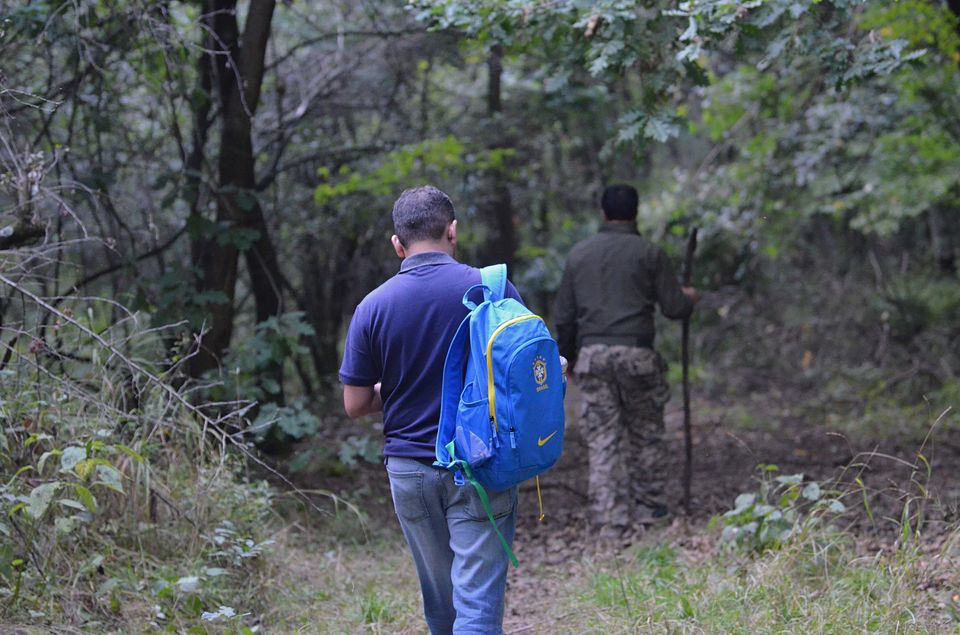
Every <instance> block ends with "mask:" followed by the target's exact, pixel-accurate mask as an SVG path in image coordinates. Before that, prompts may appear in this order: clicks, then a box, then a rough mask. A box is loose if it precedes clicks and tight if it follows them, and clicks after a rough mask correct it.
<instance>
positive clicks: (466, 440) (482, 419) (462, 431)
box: [454, 382, 494, 468]
mask: <svg viewBox="0 0 960 635" xmlns="http://www.w3.org/2000/svg"><path fill="white" fill-rule="evenodd" d="M489 407H490V402H489V400H487V399H485V398H483V395H482V393H481V392H480V390H479V389H477V386H476V384H475V383H474V382H470V383H469V384H467V385H466V386H465V387H464V389H463V394H462V395H461V396H460V405H459V406H458V408H457V425H456V429H455V430H454V439H455V441H456V448H457V458H458V459H461V460H464V461H466V462H467V464H469V465H470V467H472V468H475V467H479V466H480V465H483V464H484V463H486V462H487V461H488V460H490V457H492V456H493V451H494V439H493V427H492V426H491V424H490V418H489V412H490V411H489Z"/></svg>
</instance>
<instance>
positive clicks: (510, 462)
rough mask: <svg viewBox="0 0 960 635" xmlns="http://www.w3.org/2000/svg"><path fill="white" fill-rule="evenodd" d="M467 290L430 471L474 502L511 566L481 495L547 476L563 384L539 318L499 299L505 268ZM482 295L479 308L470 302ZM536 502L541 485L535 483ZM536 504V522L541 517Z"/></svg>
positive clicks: (555, 448) (559, 442) (556, 442)
mask: <svg viewBox="0 0 960 635" xmlns="http://www.w3.org/2000/svg"><path fill="white" fill-rule="evenodd" d="M480 274H481V284H479V285H474V286H473V287H470V288H469V289H467V292H466V293H465V294H464V296H463V304H464V305H465V306H466V307H467V308H468V309H470V313H469V314H467V316H466V317H465V318H464V319H463V322H461V323H460V327H459V328H458V329H457V332H456V335H454V337H453V341H452V342H451V343H450V348H449V350H448V351H447V357H446V361H445V362H444V368H443V389H442V394H441V404H440V425H439V430H438V434H437V446H436V454H437V460H436V462H435V463H434V465H437V466H439V467H445V468H447V469H449V470H453V471H454V472H456V476H455V480H456V481H457V483H458V484H461V485H462V484H464V483H465V482H469V483H470V484H471V485H472V486H473V487H474V488H475V489H476V490H477V493H478V494H479V495H480V499H481V501H482V502H483V505H484V509H485V510H486V512H487V517H488V518H489V519H490V522H491V523H492V524H493V526H494V529H495V530H496V531H497V535H498V536H499V537H500V541H501V544H502V545H503V547H504V549H505V550H506V552H507V554H508V555H509V556H510V560H511V561H512V562H513V564H514V566H516V565H517V560H516V558H515V557H514V555H513V552H512V551H511V550H510V547H509V545H508V544H507V542H506V540H504V538H503V535H502V534H501V533H500V530H499V528H498V527H497V524H496V521H495V520H494V518H493V513H492V512H491V510H490V505H489V502H488V498H487V494H486V491H485V490H491V491H502V490H505V489H508V488H510V487H513V486H514V485H517V484H519V483H522V482H523V481H526V480H527V479H530V478H533V477H535V476H537V475H538V474H540V473H541V472H543V471H545V470H547V469H549V468H550V467H551V466H552V465H553V464H554V463H556V462H557V459H558V458H560V452H561V450H562V449H563V428H564V412H563V397H564V393H565V389H566V386H565V379H564V377H563V372H562V370H561V364H560V353H559V349H558V348H557V343H556V341H555V340H554V339H553V337H551V335H550V331H549V329H547V326H546V324H545V323H544V321H543V319H542V318H540V317H539V316H537V315H534V314H533V313H531V312H530V311H529V310H528V309H527V308H526V307H525V306H523V305H522V304H520V303H519V302H517V301H516V300H514V299H513V298H505V297H504V294H505V290H506V284H507V268H506V265H493V266H490V267H484V268H483V269H481V270H480ZM477 288H482V289H483V297H484V301H483V302H481V303H480V304H479V305H477V304H475V303H474V302H472V301H470V300H469V299H468V296H469V295H470V293H471V292H472V291H473V290H474V289H477ZM538 495H539V481H538ZM542 517H543V516H542V505H541V518H542Z"/></svg>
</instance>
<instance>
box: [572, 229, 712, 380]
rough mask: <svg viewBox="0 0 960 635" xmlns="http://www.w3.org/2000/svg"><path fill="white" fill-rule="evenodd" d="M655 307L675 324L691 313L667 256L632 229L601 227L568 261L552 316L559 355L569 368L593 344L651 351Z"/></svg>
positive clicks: (580, 244)
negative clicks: (554, 322)
mask: <svg viewBox="0 0 960 635" xmlns="http://www.w3.org/2000/svg"><path fill="white" fill-rule="evenodd" d="M657 304H659V305H660V310H661V311H662V312H663V314H664V315H665V316H667V317H668V318H670V319H674V320H676V319H682V318H685V317H687V316H689V315H690V312H691V311H692V310H693V302H692V301H691V300H690V299H689V298H688V297H687V296H685V295H684V294H683V291H682V290H681V288H680V283H679V282H678V281H677V277H676V274H675V273H674V269H673V266H672V265H671V264H670V260H669V259H668V258H667V256H666V254H664V253H663V251H662V250H661V249H660V248H658V247H657V246H656V245H654V244H652V243H650V242H649V241H648V240H646V239H645V238H643V237H641V236H640V234H639V233H637V229H636V227H635V226H634V225H633V224H631V223H616V222H613V223H611V222H605V223H604V224H603V225H602V226H601V227H600V231H599V232H598V233H597V234H595V235H594V236H591V237H590V238H587V239H585V240H582V241H580V242H579V243H577V244H576V245H574V247H573V249H572V250H571V251H570V254H569V255H568V256H567V264H566V267H565V268H564V271H563V279H562V280H561V282H560V289H559V291H558V292H557V300H556V311H555V316H556V326H557V335H558V338H557V339H558V341H559V344H560V354H561V355H563V356H565V357H567V358H568V359H569V360H571V363H572V362H573V361H575V360H576V358H577V351H578V350H579V349H580V347H581V346H586V345H589V344H592V343H607V344H628V345H635V346H645V347H648V348H653V341H654V311H655V307H656V305H657Z"/></svg>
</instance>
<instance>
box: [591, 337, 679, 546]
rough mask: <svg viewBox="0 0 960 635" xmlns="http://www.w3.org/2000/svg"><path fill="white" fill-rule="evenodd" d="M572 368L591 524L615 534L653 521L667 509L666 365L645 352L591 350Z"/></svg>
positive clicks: (596, 347) (615, 348)
mask: <svg viewBox="0 0 960 635" xmlns="http://www.w3.org/2000/svg"><path fill="white" fill-rule="evenodd" d="M575 370H576V373H577V379H576V381H577V385H578V386H579V388H580V394H581V400H582V402H581V411H580V430H581V433H582V434H583V436H584V438H585V439H586V442H587V447H588V451H589V459H590V476H589V489H590V511H591V517H592V520H593V522H594V523H595V524H596V525H597V526H598V527H604V528H608V531H610V532H611V533H616V532H618V531H623V530H628V529H629V528H631V527H633V526H634V525H636V524H638V523H644V522H649V521H651V520H652V519H653V518H654V517H655V516H656V515H657V514H658V513H662V511H659V512H658V510H662V508H663V507H664V500H663V491H664V481H665V474H664V458H665V457H664V456H663V449H662V439H663V432H664V425H663V406H664V404H666V403H667V401H668V400H669V399H670V387H669V386H668V384H667V380H666V370H667V364H666V362H664V361H663V358H662V357H661V356H660V354H659V353H657V352H656V351H654V350H651V349H648V348H637V347H632V346H606V345H602V344H594V345H590V346H585V347H584V348H583V349H582V350H581V351H580V354H579V356H578V358H577V364H576V369H575Z"/></svg>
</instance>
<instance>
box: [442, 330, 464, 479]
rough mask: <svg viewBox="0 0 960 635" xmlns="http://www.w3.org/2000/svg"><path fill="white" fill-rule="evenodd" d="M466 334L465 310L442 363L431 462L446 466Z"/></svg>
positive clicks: (455, 416) (449, 463)
mask: <svg viewBox="0 0 960 635" xmlns="http://www.w3.org/2000/svg"><path fill="white" fill-rule="evenodd" d="M469 334H470V315H469V314H468V315H467V316H466V317H465V318H463V321H462V322H460V327H459V328H458V329H457V332H456V334H455V335H454V336H453V340H452V341H451V342H450V348H448V349H447V357H446V359H445V361H444V363H443V382H442V388H441V390H440V422H439V427H438V429H437V443H436V450H435V452H436V455H437V461H436V463H434V465H437V466H439V467H449V466H450V465H451V463H452V457H451V456H450V455H449V453H448V452H447V443H449V442H450V441H451V440H453V435H454V429H455V427H456V422H457V406H458V405H459V404H460V393H461V392H463V375H464V368H465V367H466V362H467V351H468V348H467V345H468V336H469Z"/></svg>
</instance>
